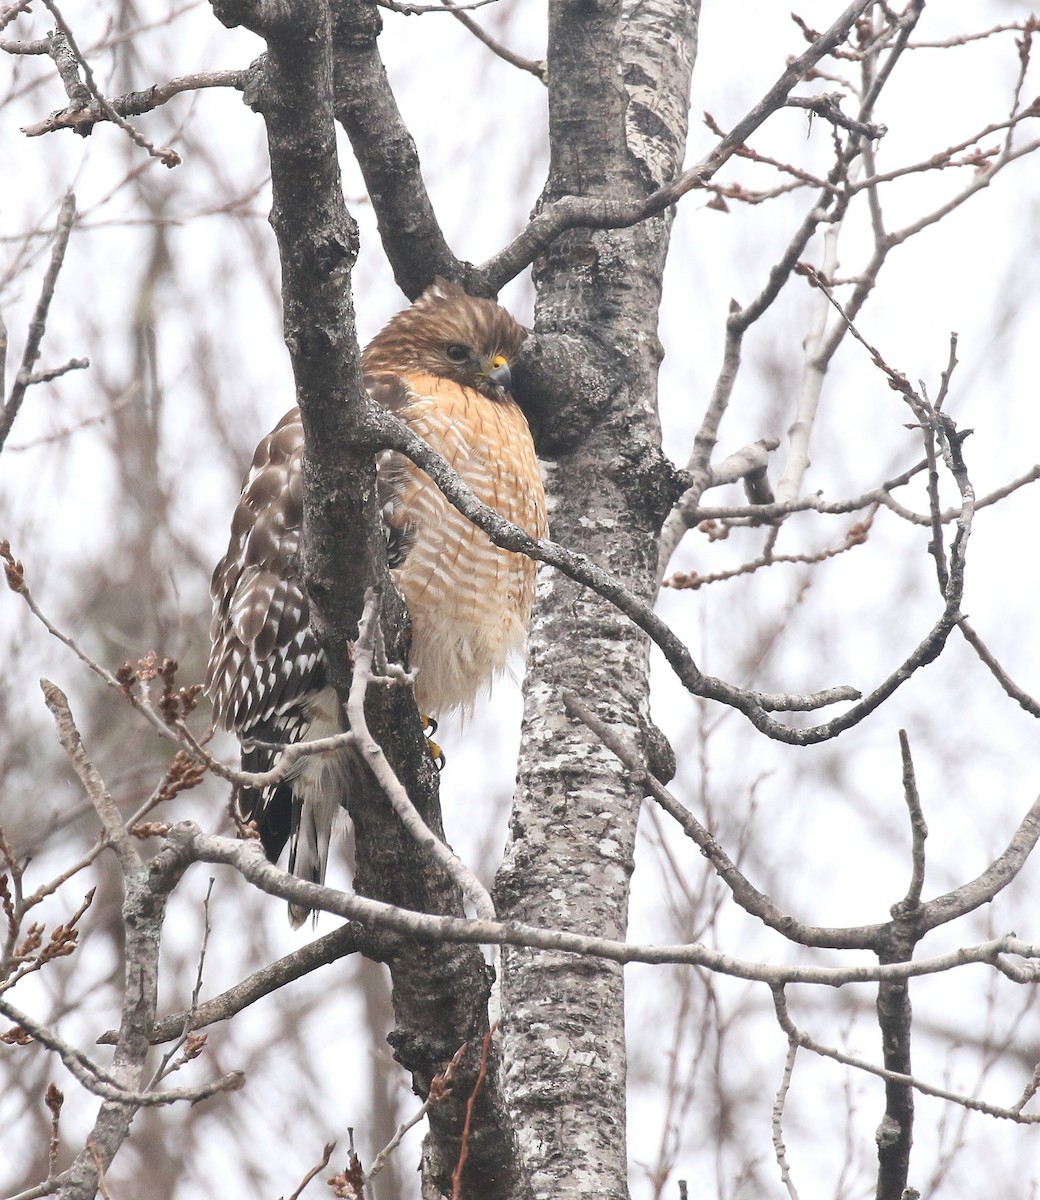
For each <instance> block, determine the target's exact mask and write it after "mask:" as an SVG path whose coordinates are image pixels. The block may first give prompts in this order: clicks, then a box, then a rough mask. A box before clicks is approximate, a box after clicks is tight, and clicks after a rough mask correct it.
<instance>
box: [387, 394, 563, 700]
mask: <svg viewBox="0 0 1040 1200" xmlns="http://www.w3.org/2000/svg"><path fill="white" fill-rule="evenodd" d="M403 382H406V383H407V385H408V388H409V392H410V399H409V403H407V405H405V406H403V407H402V408H401V409H400V410H399V415H400V416H401V417H402V418H403V419H404V420H405V421H406V422H407V423H408V425H409V426H410V427H411V428H412V429H413V430H414V431H415V432H416V433H417V434H418V435H419V436H420V437H421V438H422V439H423V440H424V441H425V442H427V443H428V444H429V445H430V446H432V447H433V449H434V450H436V451H437V452H438V453H439V454H440V455H441V456H442V457H443V458H444V459H445V460H446V461H447V462H448V464H449V465H450V466H451V467H452V468H453V469H454V470H455V471H456V473H457V474H458V475H459V476H460V477H461V478H462V479H464V480H465V482H466V483H467V484H468V485H469V487H470V488H471V489H472V490H473V492H474V494H475V495H476V496H477V498H478V499H479V500H482V501H483V502H484V503H485V504H487V505H488V506H489V507H491V508H493V509H495V510H496V512H498V513H500V514H501V515H502V516H503V517H505V518H506V519H507V520H509V521H512V522H513V523H514V524H515V525H519V526H520V527H521V528H522V529H525V530H526V531H527V532H528V533H529V534H531V536H532V537H542V536H543V535H544V534H545V531H546V513H545V492H544V490H543V488H542V480H541V474H540V472H539V469H538V461H537V458H536V457H535V452H534V444H533V442H532V440H531V433H530V430H529V429H528V426H527V421H526V419H525V418H524V415H523V413H522V412H521V410H520V408H519V407H518V406H517V404H516V403H515V402H514V401H512V400H510V399H506V400H500V401H495V400H490V399H488V398H487V397H486V396H483V395H482V394H481V393H480V392H477V391H474V390H472V389H469V388H464V387H461V386H460V385H458V384H457V383H454V382H452V381H450V380H446V379H441V378H438V377H436V376H432V375H425V374H424V375H420V376H414V377H409V378H407V379H406V380H404V381H403ZM391 469H392V471H393V474H394V477H395V480H394V481H395V487H394V489H393V494H392V498H391V502H390V505H389V509H390V511H389V512H388V514H387V515H388V517H389V519H390V524H391V526H392V527H393V528H395V529H397V530H400V532H401V534H402V535H403V538H404V540H405V542H406V543H407V545H408V549H407V556H406V557H405V559H404V561H403V563H402V564H401V565H400V566H399V567H397V568H396V569H395V571H394V576H395V579H396V582H397V586H398V588H400V590H401V593H402V595H403V596H404V598H405V602H406V603H407V605H408V611H409V614H410V616H411V620H412V652H411V663H412V665H413V666H414V667H417V668H418V669H419V674H418V678H417V679H416V683H415V697H416V702H417V704H418V705H419V708H420V710H421V711H423V712H427V713H441V712H444V711H446V710H447V709H450V708H462V709H468V708H469V707H471V706H472V703H473V700H474V699H475V697H476V695H477V693H478V692H479V691H480V689H481V688H482V687H484V686H486V685H487V684H489V683H490V682H491V680H492V678H493V676H494V675H495V674H496V673H497V672H499V671H501V670H503V669H504V668H505V665H506V660H507V658H508V656H509V654H510V652H511V651H513V650H519V649H521V648H522V646H523V642H524V635H525V633H526V630H527V624H528V621H529V619H530V615H531V606H532V603H533V600H534V583H535V563H534V562H533V561H532V560H531V559H529V558H526V557H525V556H524V555H522V554H514V553H512V552H511V551H509V550H503V549H501V548H500V547H498V546H496V545H494V544H493V543H492V541H491V540H490V539H489V538H488V536H487V534H485V533H484V532H482V531H481V530H479V529H477V528H476V526H474V525H472V524H470V522H469V521H468V520H467V519H466V518H465V517H464V516H462V514H461V513H460V512H458V510H457V509H455V508H453V507H452V505H451V504H450V503H449V502H448V501H447V500H446V499H445V498H444V496H443V495H442V493H441V492H440V490H439V489H438V488H437V486H436V484H434V483H433V481H432V480H431V479H430V478H429V476H427V475H426V473H425V472H423V471H421V470H420V469H419V468H418V467H416V466H415V465H414V464H413V463H411V462H408V461H407V460H398V461H397V462H395V463H394V465H393V467H392V468H391Z"/></svg>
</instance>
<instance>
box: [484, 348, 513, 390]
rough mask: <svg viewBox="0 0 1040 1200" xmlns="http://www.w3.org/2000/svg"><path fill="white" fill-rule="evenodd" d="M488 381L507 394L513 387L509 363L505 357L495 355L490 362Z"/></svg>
mask: <svg viewBox="0 0 1040 1200" xmlns="http://www.w3.org/2000/svg"><path fill="white" fill-rule="evenodd" d="M488 379H490V380H491V382H492V383H493V384H495V385H496V386H497V387H500V388H501V389H502V391H504V392H508V391H510V390H511V388H512V386H513V376H512V374H511V373H510V371H509V363H508V361H507V360H506V357H505V355H503V354H496V355H495V357H494V358H493V359H492V360H491V370H490V371H488Z"/></svg>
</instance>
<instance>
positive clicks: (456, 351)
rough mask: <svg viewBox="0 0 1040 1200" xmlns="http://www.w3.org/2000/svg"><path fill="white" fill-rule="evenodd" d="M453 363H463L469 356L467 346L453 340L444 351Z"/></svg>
mask: <svg viewBox="0 0 1040 1200" xmlns="http://www.w3.org/2000/svg"><path fill="white" fill-rule="evenodd" d="M445 353H446V354H447V355H448V357H449V358H450V359H451V361H452V362H454V363H463V362H465V361H466V359H467V358H469V354H470V351H469V346H463V345H462V344H461V343H459V342H453V343H452V344H451V345H450V346H449V347H448V349H447V351H446V352H445Z"/></svg>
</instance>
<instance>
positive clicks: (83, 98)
mask: <svg viewBox="0 0 1040 1200" xmlns="http://www.w3.org/2000/svg"><path fill="white" fill-rule="evenodd" d="M43 2H44V4H45V5H46V6H47V9H48V11H49V12H50V14H51V16H52V17H53V18H54V23H55V25H57V27H58V29H59V30H60V36H61V38H63V39H64V42H65V43H66V45H65V47H61V46H60V43H59V40H58V38H59V35H58V34H54V35H52V40H53V42H54V46H55V54H60V58H61V61H59V58H58V57H55V64H56V65H57V66H58V71H59V73H60V74H61V75H62V82H63V83H64V84H65V90H66V91H67V92H68V95H69V99H70V100H71V101H72V103H73V106H76V105H80V104H89V102H90V99H91V97H92V98H93V99H94V101H95V102H96V103H97V104H98V105H99V106H100V108H101V110H102V112H103V113H104V114H105V115H106V116H107V117H108V119H109V120H110V121H112V122H113V123H114V124H116V125H118V126H119V128H120V129H122V130H123V132H124V133H126V134H127V135H128V137H129V138H130V140H131V141H132V142H133V143H134V144H135V145H137V146H140V147H141V149H142V150H145V151H147V152H148V154H150V155H151V156H152V157H153V158H157V159H158V160H159V161H160V162H161V163H162V164H163V166H164V167H176V166H178V165H179V164H180V161H181V156H180V155H179V154H178V153H177V151H176V150H172V149H170V147H168V146H159V147H156V146H154V145H153V144H152V143H151V142H150V141H148V139H147V138H146V137H145V136H144V135H143V134H141V133H140V132H138V130H137V129H135V128H134V126H133V125H131V124H130V122H129V121H127V120H126V119H125V118H124V117H122V116H120V115H119V113H117V112H116V111H115V109H114V108H113V107H112V105H111V104H110V103H109V102H108V100H106V99H105V97H104V96H103V95H102V94H101V90H100V89H99V87H98V85H97V81H96V80H95V79H94V72H93V70H92V68H91V66H90V63H89V62H88V61H87V59H86V57H85V56H84V55H83V53H82V51H81V50H80V48H79V46H77V45H76V38H75V35H74V34H73V32H72V30H71V28H70V27H69V25H68V23H67V22H66V20H65V18H64V17H63V16H62V15H61V11H60V10H59V8H58V6H57V3H56V2H55V0H43ZM67 55H71V57H72V59H73V60H74V63H75V66H76V68H78V69H74V70H69V69H67V68H66V69H64V70H63V68H62V62H64V61H65V59H66V56H67ZM52 57H54V54H52ZM80 70H82V72H83V80H82V82H81V81H80V79H79V71H80Z"/></svg>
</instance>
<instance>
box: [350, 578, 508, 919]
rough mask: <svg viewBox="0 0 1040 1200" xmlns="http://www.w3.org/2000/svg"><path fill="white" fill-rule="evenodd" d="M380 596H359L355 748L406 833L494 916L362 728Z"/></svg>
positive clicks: (482, 911) (480, 889)
mask: <svg viewBox="0 0 1040 1200" xmlns="http://www.w3.org/2000/svg"><path fill="white" fill-rule="evenodd" d="M380 602H381V597H380V595H379V593H378V592H376V591H373V590H371V589H370V590H369V592H368V594H367V595H366V597H365V610H364V613H363V614H362V617H361V621H360V623H359V625H358V640H357V643H356V645H355V650H354V656H355V657H354V678H353V681H352V683H351V685H350V699H349V700H348V701H347V716H348V718H349V721H350V728H351V730H352V731H353V733H354V737H355V743H356V745H357V749H358V752H359V754H360V755H361V757H362V759H363V760H364V762H365V764H366V766H367V767H368V769H369V770H370V771H371V772H372V774H373V775H374V776H375V779H376V782H377V783H378V784H379V786H380V788H381V789H382V791H383V794H384V795H385V796H386V797H387V799H388V800H389V801H390V804H391V805H392V807H393V810H394V812H395V813H396V814H397V817H398V819H399V820H400V822H401V824H402V825H403V826H404V827H405V829H406V830H407V831H408V833H409V834H410V835H411V836H412V837H413V838H414V839H415V840H416V841H417V842H418V843H419V845H420V846H422V848H423V849H424V850H425V851H426V852H427V853H428V854H429V855H430V857H431V858H433V859H434V861H435V862H437V863H438V864H439V865H440V866H441V867H443V869H444V870H445V871H446V872H447V873H448V875H449V876H450V877H451V878H452V879H453V880H454V882H455V883H456V885H457V886H458V887H459V888H460V889H461V890H462V893H463V895H465V896H466V897H467V898H468V899H469V901H470V903H471V904H472V905H473V907H474V908H475V909H476V911H477V915H478V916H480V917H483V918H484V919H485V920H488V921H493V920H495V916H496V914H495V906H494V903H493V902H492V900H491V896H490V895H489V894H488V891H487V889H486V888H485V887H484V885H483V884H482V883H481V882H480V880H479V879H478V878H477V877H476V875H474V874H473V872H472V871H471V870H470V869H469V867H467V866H466V864H465V863H464V862H463V861H462V860H461V859H460V858H459V857H458V855H456V854H455V853H454V851H452V850H451V849H450V848H449V847H448V846H446V845H445V844H444V842H442V841H441V839H440V838H439V837H437V835H436V834H435V833H434V832H433V830H432V829H430V827H429V826H428V825H427V824H426V822H425V821H424V820H423V819H422V817H421V816H420V815H419V811H418V809H417V808H416V807H415V805H414V804H413V803H412V802H411V800H410V799H409V797H408V793H407V791H406V790H405V789H404V787H403V786H402V784H401V781H400V780H399V779H398V778H397V776H396V775H395V774H394V771H393V768H392V767H391V766H390V764H389V762H387V759H386V755H385V754H384V753H383V750H382V747H381V746H380V745H379V743H378V742H377V741H376V739H375V738H374V737H373V736H372V733H371V731H370V730H369V728H368V720H367V718H366V716H365V695H366V693H367V691H368V685H369V683H370V682H372V680H373V678H374V675H373V666H372V664H373V657H374V654H375V645H376V643H375V639H376V636H377V634H378V630H379V616H380V607H381V603H380Z"/></svg>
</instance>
